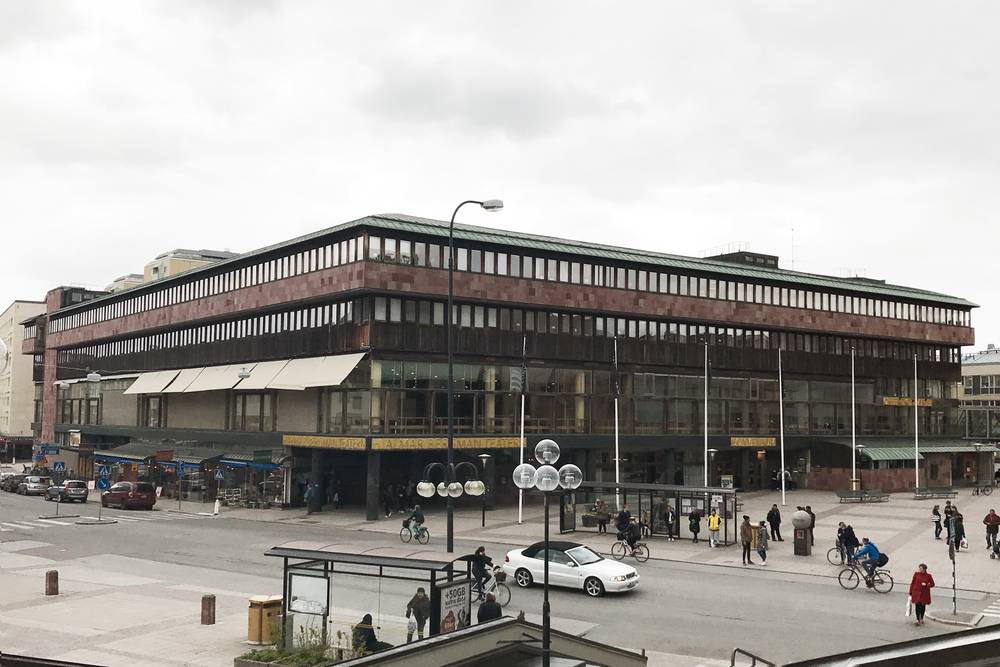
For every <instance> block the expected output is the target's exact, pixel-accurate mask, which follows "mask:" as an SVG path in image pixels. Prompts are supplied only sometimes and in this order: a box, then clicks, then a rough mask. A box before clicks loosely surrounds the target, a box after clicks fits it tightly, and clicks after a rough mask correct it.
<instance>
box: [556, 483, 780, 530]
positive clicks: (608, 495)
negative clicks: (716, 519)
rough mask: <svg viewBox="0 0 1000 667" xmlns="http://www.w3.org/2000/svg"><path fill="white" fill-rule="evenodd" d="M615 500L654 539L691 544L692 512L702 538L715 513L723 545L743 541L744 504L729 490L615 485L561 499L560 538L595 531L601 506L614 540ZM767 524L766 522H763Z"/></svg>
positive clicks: (584, 487)
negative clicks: (676, 538)
mask: <svg viewBox="0 0 1000 667" xmlns="http://www.w3.org/2000/svg"><path fill="white" fill-rule="evenodd" d="M616 495H617V496H620V498H621V507H625V505H628V506H629V511H630V512H631V513H632V516H633V517H636V518H637V519H639V521H640V522H641V523H642V524H644V525H645V527H646V528H647V529H648V531H649V534H650V535H659V536H663V537H666V536H667V535H668V534H673V535H675V536H679V537H682V538H683V537H686V538H689V539H690V538H691V537H692V533H691V531H690V530H689V528H688V524H689V518H690V516H691V514H692V513H693V512H698V514H699V515H700V516H701V531H700V533H699V537H700V538H701V539H706V540H707V539H708V522H707V521H706V520H705V517H707V516H708V514H709V512H710V511H711V510H713V509H714V510H716V511H717V512H718V513H719V516H720V517H722V525H721V526H720V530H719V537H720V539H721V540H722V543H723V544H725V545H728V544H730V543H731V542H736V538H737V536H738V535H739V524H740V517H739V516H738V514H737V513H738V512H739V511H740V510H741V509H742V504H741V503H740V502H739V500H738V498H737V492H736V489H734V488H731V487H726V488H721V487H700V486H677V485H672V484H640V483H628V482H626V483H622V484H616V483H615V482H584V483H583V484H581V485H580V488H578V489H577V490H576V491H574V492H572V493H565V494H563V495H562V498H561V499H560V503H559V509H560V512H559V529H560V532H563V533H569V532H574V531H576V530H593V531H596V530H597V521H598V518H599V516H598V501H599V500H603V501H604V503H605V505H606V507H607V511H608V513H609V515H610V520H609V522H608V525H609V526H611V531H612V532H611V534H612V535H613V534H614V524H615V516H616V515H617V514H618V502H617V499H616ZM667 508H671V509H673V510H674V512H675V513H676V519H675V521H674V525H673V530H672V531H670V532H668V530H667V523H666V516H667V512H666V510H667ZM761 518H763V517H761Z"/></svg>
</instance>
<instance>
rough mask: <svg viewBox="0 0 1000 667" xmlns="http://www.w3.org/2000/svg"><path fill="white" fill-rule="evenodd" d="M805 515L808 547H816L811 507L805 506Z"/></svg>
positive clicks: (814, 520)
mask: <svg viewBox="0 0 1000 667" xmlns="http://www.w3.org/2000/svg"><path fill="white" fill-rule="evenodd" d="M806 514H808V515H809V545H810V546H813V547H814V546H816V536H815V535H814V533H815V532H816V513H815V512H813V508H812V505H806Z"/></svg>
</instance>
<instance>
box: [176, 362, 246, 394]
mask: <svg viewBox="0 0 1000 667" xmlns="http://www.w3.org/2000/svg"><path fill="white" fill-rule="evenodd" d="M254 365H255V364H232V365H229V366H209V367H207V368H203V369H202V370H201V375H199V376H198V377H196V378H195V379H194V381H193V382H192V383H191V384H189V385H188V386H187V388H186V389H185V390H184V393H185V394H187V393H190V392H194V391H222V390H224V389H232V388H233V387H234V386H236V384H237V383H238V382H239V381H240V371H241V370H242V369H246V370H248V371H250V370H252V369H253V367H254Z"/></svg>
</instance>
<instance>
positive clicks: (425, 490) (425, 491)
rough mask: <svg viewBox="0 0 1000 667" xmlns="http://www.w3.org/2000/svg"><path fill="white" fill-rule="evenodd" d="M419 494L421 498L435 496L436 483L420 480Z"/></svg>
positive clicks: (418, 485)
mask: <svg viewBox="0 0 1000 667" xmlns="http://www.w3.org/2000/svg"><path fill="white" fill-rule="evenodd" d="M417 494H418V495H419V496H420V497H421V498H431V497H433V496H434V484H432V483H431V482H420V483H419V484H417Z"/></svg>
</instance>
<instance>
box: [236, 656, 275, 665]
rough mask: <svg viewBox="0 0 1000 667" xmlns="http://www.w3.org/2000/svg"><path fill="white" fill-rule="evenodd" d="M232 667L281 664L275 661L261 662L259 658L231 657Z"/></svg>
mask: <svg viewBox="0 0 1000 667" xmlns="http://www.w3.org/2000/svg"><path fill="white" fill-rule="evenodd" d="M233 667H281V665H280V664H279V663H277V662H261V661H260V660H247V659H246V658H233Z"/></svg>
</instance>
